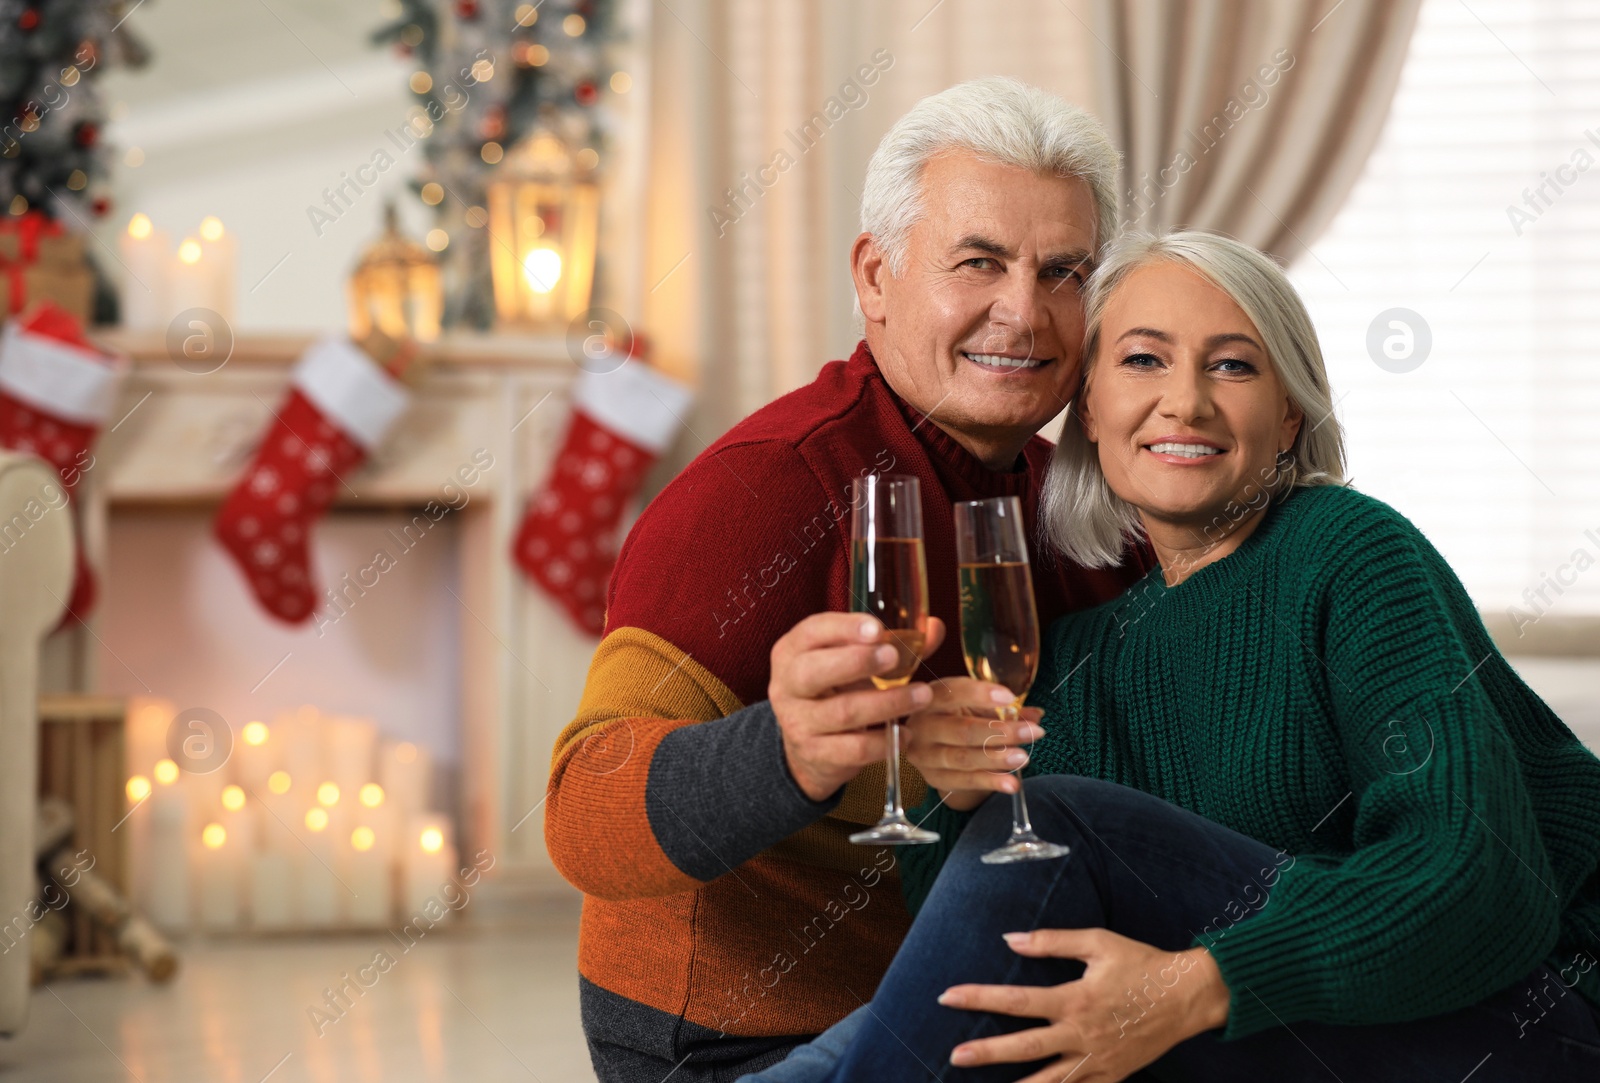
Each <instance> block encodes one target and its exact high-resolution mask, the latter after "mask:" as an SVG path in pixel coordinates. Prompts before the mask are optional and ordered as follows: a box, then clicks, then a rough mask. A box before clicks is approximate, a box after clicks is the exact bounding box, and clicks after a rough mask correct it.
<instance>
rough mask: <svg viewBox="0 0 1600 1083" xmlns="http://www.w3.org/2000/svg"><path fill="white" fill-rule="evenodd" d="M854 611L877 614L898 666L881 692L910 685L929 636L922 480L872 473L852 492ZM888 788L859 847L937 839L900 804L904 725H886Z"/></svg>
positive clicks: (885, 677)
mask: <svg viewBox="0 0 1600 1083" xmlns="http://www.w3.org/2000/svg"><path fill="white" fill-rule="evenodd" d="M851 497H852V512H851V520H850V609H851V611H852V612H856V613H870V614H872V615H873V616H874V617H876V618H878V621H879V622H880V623H881V624H882V625H883V629H884V640H883V642H885V643H888V644H889V645H891V646H892V647H894V649H895V650H896V651H897V652H898V653H899V655H900V659H899V663H898V664H897V665H896V666H895V667H894V669H892V670H890V671H889V672H888V673H881V674H878V675H877V676H874V677H873V678H872V683H873V684H875V685H877V686H878V687H879V688H898V687H900V686H901V685H903V684H906V683H907V682H909V681H910V680H911V675H912V674H913V673H915V672H916V669H917V665H918V663H920V662H921V661H922V647H923V644H924V642H926V640H927V635H928V570H927V560H926V557H925V556H924V555H923V549H922V494H921V491H920V487H919V486H918V484H917V479H916V478H911V477H895V476H892V475H885V474H868V475H867V476H866V477H861V478H857V479H856V480H855V482H854V488H853V490H852V492H851ZM884 728H885V730H886V731H887V732H886V734H885V740H886V745H887V747H886V749H885V756H884V761H885V767H886V769H887V771H888V776H889V777H888V782H887V790H886V794H885V797H884V802H883V819H881V820H879V821H878V822H877V823H876V824H875V825H873V826H872V827H870V828H868V829H867V830H865V831H858V832H856V833H855V834H854V835H851V836H850V841H851V842H856V843H891V844H899V843H918V842H938V841H939V836H938V834H937V833H935V832H933V831H928V830H925V829H923V828H920V827H918V826H917V825H916V824H914V823H912V822H911V821H910V820H908V819H906V812H905V809H904V808H903V807H902V806H901V804H900V721H899V720H898V719H895V720H893V721H891V722H889V723H888V725H887V726H885V727H884Z"/></svg>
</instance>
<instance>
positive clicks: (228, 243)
mask: <svg viewBox="0 0 1600 1083" xmlns="http://www.w3.org/2000/svg"><path fill="white" fill-rule="evenodd" d="M199 242H200V262H201V263H203V264H205V266H206V267H207V268H209V269H210V274H211V278H212V304H211V307H212V309H214V310H215V311H216V312H217V313H218V314H220V315H221V316H222V318H223V319H225V320H227V321H228V322H229V323H232V322H233V312H234V307H235V303H236V301H237V299H238V291H237V290H236V289H235V282H236V277H235V273H236V271H237V269H238V265H239V251H238V246H237V245H236V244H235V243H234V237H233V234H231V233H229V232H228V231H227V230H225V229H223V228H222V219H220V218H218V217H217V216H216V215H207V216H206V217H205V218H204V219H202V220H201V222H200V237H199Z"/></svg>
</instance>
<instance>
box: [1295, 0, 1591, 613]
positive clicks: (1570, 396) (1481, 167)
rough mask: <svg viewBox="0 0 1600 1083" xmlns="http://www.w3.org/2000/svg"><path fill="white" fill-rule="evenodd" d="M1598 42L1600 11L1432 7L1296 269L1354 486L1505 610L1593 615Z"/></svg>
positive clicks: (1485, 602)
mask: <svg viewBox="0 0 1600 1083" xmlns="http://www.w3.org/2000/svg"><path fill="white" fill-rule="evenodd" d="M1597 56H1600V5H1596V4H1593V3H1582V2H1578V0H1570V2H1551V0H1545V2H1540V3H1529V2H1526V0H1468V2H1466V3H1463V2H1461V0H1427V2H1426V3H1425V4H1424V6H1423V9H1422V13H1421V17H1420V19H1419V22H1418V26H1417V31H1416V36H1415V38H1414V40H1413V42H1412V46H1411V54H1410V56H1409V58H1408V60H1407V63H1406V67H1405V70H1404V73H1403V75H1402V77H1401V83H1400V88H1399V92H1398V94H1397V95H1396V98H1395V102H1394V107H1393V111H1392V113H1391V115H1390V117H1389V120H1388V122H1387V125H1386V127H1385V129H1384V132H1383V135H1382V137H1381V139H1380V140H1379V143H1378V146H1377V148H1376V149H1375V151H1374V152H1373V155H1372V158H1371V161H1370V162H1369V163H1368V165H1367V167H1366V172H1365V173H1364V175H1363V176H1362V179H1361V181H1360V182H1359V183H1358V185H1357V186H1356V188H1355V190H1354V192H1353V193H1352V195H1351V198H1350V200H1349V202H1348V204H1347V205H1346V206H1345V207H1344V208H1343V209H1342V210H1341V211H1340V213H1339V216H1338V218H1337V219H1336V220H1335V222H1334V223H1333V225H1332V227H1331V228H1330V229H1329V230H1328V232H1327V233H1326V234H1325V235H1324V236H1323V237H1322V238H1321V239H1320V240H1319V241H1318V242H1317V243H1316V244H1314V245H1313V246H1312V247H1311V249H1310V250H1309V251H1308V252H1305V253H1303V254H1301V255H1300V256H1298V257H1297V258H1296V259H1295V261H1294V266H1293V269H1292V271H1291V275H1292V277H1293V278H1294V281H1295V283H1296V285H1297V286H1298V287H1299V288H1300V289H1301V291H1302V292H1303V294H1304V295H1305V297H1306V301H1307V303H1308V305H1309V306H1310V308H1311V313H1312V316H1313V318H1314V319H1315V320H1316V324H1317V328H1318V330H1319V332H1320V333H1321V335H1322V343H1323V349H1324V351H1325V353H1326V354H1327V358H1328V364H1329V369H1330V376H1331V379H1332V382H1333V389H1334V396H1335V398H1336V399H1338V400H1339V407H1338V412H1339V417H1340V419H1341V420H1342V421H1343V422H1344V424H1345V426H1346V429H1347V433H1348V441H1349V451H1350V465H1351V474H1352V476H1353V478H1354V481H1355V485H1356V487H1357V488H1359V489H1361V490H1363V491H1365V492H1367V493H1370V494H1372V495H1374V496H1377V497H1379V498H1380V499H1382V500H1385V501H1388V502H1389V503H1391V504H1393V505H1394V506H1396V507H1397V508H1399V509H1400V511H1401V512H1402V513H1404V514H1405V515H1406V516H1408V517H1409V518H1410V519H1411V520H1412V521H1413V522H1415V523H1416V524H1417V525H1418V526H1419V527H1421V528H1422V530H1423V531H1424V532H1425V533H1426V534H1427V535H1428V537H1429V538H1430V539H1431V540H1432V541H1433V542H1434V544H1435V545H1437V546H1438V547H1439V548H1440V550H1442V551H1443V553H1444V554H1445V557H1446V558H1447V559H1448V560H1449V561H1450V563H1451V564H1452V565H1453V566H1454V567H1455V569H1456V571H1457V573H1458V574H1459V575H1460V576H1461V578H1462V579H1463V580H1464V581H1465V583H1466V585H1467V589H1468V590H1469V591H1470V592H1471V594H1472V597H1473V599H1474V600H1475V601H1476V602H1477V603H1478V605H1479V606H1480V608H1482V609H1484V610H1489V611H1494V612H1498V613H1502V614H1503V613H1505V612H1506V610H1507V609H1508V607H1511V606H1516V607H1517V609H1518V610H1519V611H1520V612H1521V613H1522V614H1523V615H1524V617H1534V616H1540V615H1545V614H1548V615H1551V616H1556V615H1560V616H1583V615H1593V614H1596V613H1600V64H1596V62H1595V58H1596V57H1597ZM1393 309H1405V310H1409V312H1410V313H1414V314H1415V315H1416V316H1419V317H1420V318H1421V321H1422V322H1423V323H1425V325H1426V332H1424V330H1423V327H1422V326H1421V324H1419V323H1418V321H1416V320H1414V319H1413V318H1412V317H1411V316H1409V315H1407V314H1405V313H1399V314H1395V315H1393V316H1387V317H1384V318H1381V319H1380V316H1382V315H1383V314H1384V313H1386V312H1388V311H1389V310H1393ZM1375 321H1377V324H1378V327H1377V330H1376V331H1375V332H1373V345H1375V347H1376V349H1372V348H1369V331H1371V330H1372V328H1373V325H1374V322H1375ZM1425 334H1426V336H1428V337H1431V340H1432V341H1431V347H1430V348H1429V352H1428V353H1427V356H1426V357H1425V358H1424V359H1423V360H1422V362H1421V364H1420V365H1416V366H1415V367H1414V368H1410V371H1394V370H1399V369H1405V368H1408V367H1410V366H1411V365H1412V364H1413V363H1414V362H1415V361H1416V359H1417V357H1418V356H1420V354H1418V353H1416V352H1414V351H1415V350H1416V348H1417V346H1418V345H1420V343H1421V342H1422V340H1423V338H1424V336H1425ZM1408 337H1409V341H1410V347H1411V349H1412V351H1413V352H1412V353H1411V354H1410V356H1409V357H1407V356H1406V353H1407V345H1408ZM1380 360H1381V361H1382V364H1381V365H1380V363H1379V361H1380ZM1385 366H1387V367H1385Z"/></svg>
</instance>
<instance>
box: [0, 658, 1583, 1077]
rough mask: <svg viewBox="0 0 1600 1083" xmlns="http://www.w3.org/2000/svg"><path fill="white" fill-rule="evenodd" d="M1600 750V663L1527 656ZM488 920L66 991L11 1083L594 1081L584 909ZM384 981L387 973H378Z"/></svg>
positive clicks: (226, 951)
mask: <svg viewBox="0 0 1600 1083" xmlns="http://www.w3.org/2000/svg"><path fill="white" fill-rule="evenodd" d="M1513 661H1514V663H1515V664H1516V665H1517V667H1518V668H1519V670H1521V671H1522V673H1523V675H1524V677H1525V679H1527V680H1528V682H1529V683H1530V684H1531V685H1532V686H1533V687H1534V688H1535V690H1537V691H1538V692H1539V693H1540V695H1542V696H1543V697H1544V698H1545V699H1546V701H1547V702H1549V703H1550V705H1551V707H1553V708H1554V709H1555V710H1556V712H1557V713H1558V714H1559V715H1561V717H1562V718H1563V719H1564V720H1565V721H1566V722H1567V724H1568V725H1570V726H1571V727H1572V728H1573V730H1574V731H1575V732H1577V734H1578V735H1579V736H1580V737H1581V738H1583V739H1584V740H1585V741H1586V742H1587V743H1588V745H1589V747H1590V748H1593V749H1596V750H1597V751H1600V662H1586V661H1567V660H1558V659H1520V658H1519V659H1514V660H1513ZM479 902H482V903H483V905H482V906H481V907H480V906H479V905H478V902H475V903H474V906H473V908H472V909H471V910H469V913H470V914H473V915H474V920H473V921H472V922H471V923H469V924H468V925H466V926H464V927H462V928H460V929H457V930H455V931H453V932H451V933H450V934H448V935H441V936H437V937H429V938H428V939H425V940H423V941H421V942H420V943H418V944H417V945H416V946H415V947H413V948H412V949H411V950H410V951H409V952H405V951H402V950H401V947H400V945H398V944H397V943H396V942H395V941H393V940H391V939H389V938H387V937H339V938H326V939H284V940H248V939H236V940H212V941H209V942H198V943H190V944H188V945H186V946H185V948H184V953H183V969H182V970H181V971H180V974H179V977H178V978H177V979H176V980H175V981H174V982H173V983H172V984H171V985H168V986H152V985H150V984H149V983H147V982H145V981H143V980H141V979H139V978H130V979H127V980H118V981H88V980H85V981H68V982H58V983H55V984H53V985H51V986H49V987H47V988H45V989H43V990H39V991H37V992H36V993H35V995H34V998H33V1016H32V1019H31V1020H30V1022H29V1025H28V1027H27V1029H26V1030H25V1031H24V1032H23V1033H22V1034H21V1035H20V1036H19V1037H17V1038H14V1039H9V1040H4V1039H0V1080H4V1083H113V1081H115V1083H125V1081H127V1080H135V1081H137V1083H200V1081H202V1080H203V1081H207V1083H213V1081H214V1083H262V1081H263V1080H268V1081H270V1083H302V1081H309V1083H350V1081H358V1083H368V1081H372V1083H376V1081H379V1080H382V1081H384V1083H411V1081H418V1083H420V1081H435V1080H484V1081H497V1080H523V1079H527V1080H532V1081H534V1083H578V1081H584V1083H589V1081H592V1080H593V1079H594V1075H593V1073H592V1071H591V1070H590V1068H589V1058H588V1053H587V1051H586V1050H585V1048H584V1044H583V1037H582V1034H581V1032H580V1030H579V1024H578V1005H577V987H576V976H575V974H576V944H577V913H578V908H577V902H576V899H575V898H573V897H571V896H568V895H554V896H553V895H550V894H548V893H542V894H539V895H537V896H527V897H523V896H521V895H518V894H516V893H515V892H507V893H506V894H503V895H500V896H496V897H486V896H483V895H482V894H481V893H480V897H479ZM380 950H383V951H386V952H388V953H389V955H390V956H391V957H392V959H393V965H392V967H390V969H389V970H388V972H387V973H383V974H376V975H375V976H376V981H375V982H374V983H373V984H372V986H371V988H369V989H368V990H367V991H366V992H365V994H364V995H363V996H362V997H360V998H359V999H357V1000H355V1002H354V1003H353V1004H352V1005H351V1006H350V1008H349V1009H348V1010H347V1011H346V1012H345V1013H344V1015H343V1017H342V1018H338V1019H336V1020H334V1021H332V1022H327V1023H325V1025H324V1026H323V1028H322V1031H323V1033H322V1034H321V1036H318V1033H317V1028H316V1026H315V1024H314V1023H313V1021H312V1019H311V1017H310V1009H311V1008H312V1007H314V1006H315V1007H322V1006H323V1005H324V994H323V990H324V989H326V988H328V987H330V986H334V985H336V984H338V983H339V982H341V981H343V979H344V973H345V972H346V971H348V972H350V973H351V974H352V975H354V974H356V972H357V971H358V970H359V969H360V968H362V967H368V966H370V965H371V964H372V963H373V960H374V956H375V954H376V953H377V952H378V951H380ZM368 974H369V975H374V974H375V972H373V971H370V970H369V971H368Z"/></svg>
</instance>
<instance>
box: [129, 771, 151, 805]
mask: <svg viewBox="0 0 1600 1083" xmlns="http://www.w3.org/2000/svg"><path fill="white" fill-rule="evenodd" d="M149 796H150V780H149V779H147V778H145V777H144V776H143V775H134V776H133V777H132V778H130V779H129V780H128V800H129V801H132V802H133V803H134V804H138V803H139V802H140V801H143V800H144V799H145V798H146V797H149Z"/></svg>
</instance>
